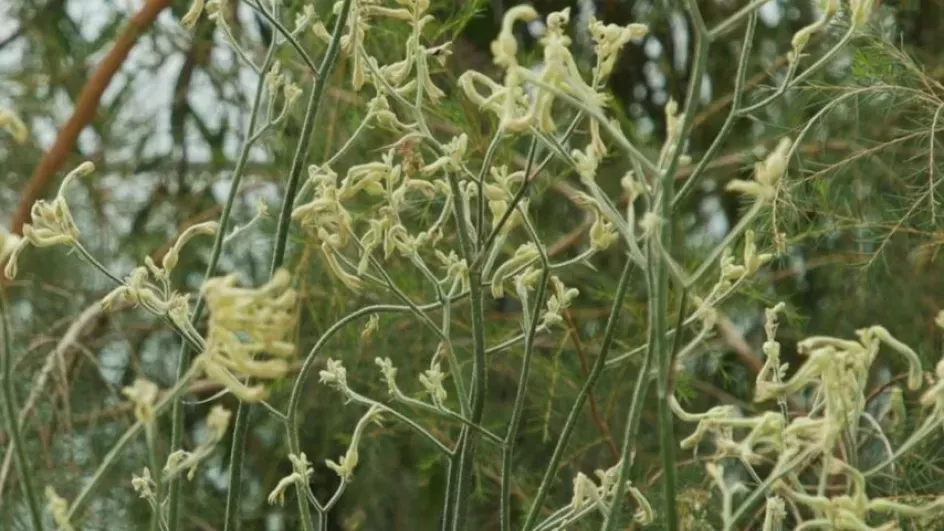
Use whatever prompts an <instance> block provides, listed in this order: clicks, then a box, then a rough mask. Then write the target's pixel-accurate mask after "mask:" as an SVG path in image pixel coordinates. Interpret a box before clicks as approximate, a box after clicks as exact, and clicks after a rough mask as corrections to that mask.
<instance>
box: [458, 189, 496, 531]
mask: <svg viewBox="0 0 944 531" xmlns="http://www.w3.org/2000/svg"><path fill="white" fill-rule="evenodd" d="M449 185H450V186H451V187H452V193H453V196H455V198H456V211H455V217H456V226H457V227H458V233H459V240H460V242H461V245H462V252H463V254H464V255H465V260H466V263H467V264H470V267H469V298H470V300H471V306H472V350H473V358H472V400H471V411H470V412H469V422H471V423H472V424H481V422H482V416H483V414H484V411H485V390H486V386H487V380H486V377H487V372H486V367H485V350H486V346H485V304H484V303H485V300H484V298H485V294H484V291H483V290H482V269H481V268H482V263H481V262H478V263H476V262H477V261H476V260H475V247H474V244H475V242H473V241H472V235H471V234H470V233H469V228H468V227H467V226H466V222H465V220H466V219H468V213H467V212H466V210H465V202H464V201H463V198H462V192H461V191H460V190H459V181H458V179H457V178H456V176H455V175H453V174H450V175H449ZM478 199H479V201H482V200H483V198H482V197H481V196H480V197H479V198H478ZM477 230H478V232H479V233H481V232H483V231H484V230H485V228H484V227H481V226H480V227H477ZM477 443H478V434H477V433H474V432H472V431H471V430H470V429H469V428H468V427H465V426H463V428H462V432H461V434H460V441H459V448H458V455H457V457H458V465H459V472H458V473H457V474H456V481H455V484H454V485H452V487H453V489H454V491H455V497H454V504H455V506H454V509H453V514H454V517H453V522H452V528H453V530H460V529H464V527H465V524H466V517H465V516H466V515H465V511H466V508H467V504H466V501H467V499H468V495H467V493H465V492H464V490H465V488H467V487H468V486H467V485H466V483H467V482H468V481H470V478H469V476H471V474H472V465H473V462H474V460H475V452H476V447H477Z"/></svg>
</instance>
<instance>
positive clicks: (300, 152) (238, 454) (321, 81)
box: [224, 0, 352, 531]
mask: <svg viewBox="0 0 944 531" xmlns="http://www.w3.org/2000/svg"><path fill="white" fill-rule="evenodd" d="M351 4H352V0H344V3H343V4H342V5H341V10H340V12H339V13H338V19H337V21H335V26H334V33H333V34H332V35H331V42H330V44H328V50H327V51H326V52H325V56H324V59H323V60H322V62H321V67H320V68H319V69H318V71H319V72H320V73H321V75H320V76H319V77H318V78H317V79H316V80H315V86H314V88H312V91H311V96H310V98H309V100H308V108H307V109H306V110H305V120H304V122H303V123H302V131H301V133H300V136H299V139H298V146H297V148H296V149H295V155H294V157H293V158H292V168H291V170H290V172H289V178H288V186H287V187H286V190H285V197H284V198H283V200H282V210H281V212H280V213H279V221H278V228H277V229H276V233H275V249H274V250H273V251H272V266H271V268H270V271H269V278H272V277H273V276H274V275H275V272H276V271H277V270H278V269H279V268H280V267H282V263H283V262H284V260H285V248H286V245H287V242H288V229H289V225H290V224H291V220H292V206H293V205H294V204H295V194H296V193H297V192H298V183H299V180H300V178H301V174H302V166H304V165H305V161H306V159H307V157H308V148H309V146H310V145H311V138H312V129H313V127H314V124H315V122H317V120H318V111H319V109H320V108H321V100H322V99H323V97H324V93H325V88H326V87H327V84H328V80H329V79H330V77H331V73H332V71H333V70H334V66H335V64H336V63H337V61H338V56H339V54H340V51H341V34H342V33H343V31H344V27H345V25H346V24H347V17H348V14H349V13H350V11H351ZM251 409H252V408H251V406H250V405H249V404H244V403H242V402H240V404H239V407H238V408H237V409H236V420H235V421H234V423H233V446H232V450H231V452H230V463H229V491H228V492H227V493H226V518H225V527H224V529H225V530H226V531H229V530H233V531H235V530H236V529H237V528H238V525H239V524H238V513H239V501H240V495H241V493H242V472H243V470H242V468H243V460H244V459H245V452H246V438H247V437H248V434H249V413H250V410H251ZM298 500H299V510H300V511H301V517H302V528H303V529H304V530H305V531H311V530H313V529H314V527H313V523H312V519H311V508H310V507H309V506H308V501H307V500H306V499H305V498H304V497H302V496H299V497H298Z"/></svg>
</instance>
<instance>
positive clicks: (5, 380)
mask: <svg viewBox="0 0 944 531" xmlns="http://www.w3.org/2000/svg"><path fill="white" fill-rule="evenodd" d="M9 313H10V311H9V304H8V302H7V297H6V294H5V293H4V290H3V288H2V287H0V328H2V330H0V332H2V333H3V343H2V344H0V348H2V349H3V350H2V351H0V378H2V380H0V387H2V388H3V389H2V392H3V400H0V402H3V404H2V406H0V407H2V409H3V419H4V423H5V424H6V428H7V433H9V434H10V448H9V449H8V451H11V452H13V462H14V464H15V466H16V473H17V475H18V476H19V478H20V485H21V486H22V489H23V497H24V498H25V499H26V507H27V508H28V509H29V516H30V522H31V523H32V525H33V528H34V529H38V530H39V531H42V530H43V529H45V527H44V526H43V513H42V505H40V504H39V498H37V497H36V490H35V488H34V487H33V474H32V471H31V470H30V463H29V458H28V457H27V455H26V447H25V446H23V436H22V433H21V431H20V422H19V420H18V419H17V415H16V410H17V409H18V408H17V405H16V404H17V400H16V391H15V389H14V388H13V338H12V337H11V334H12V330H11V328H10V316H9Z"/></svg>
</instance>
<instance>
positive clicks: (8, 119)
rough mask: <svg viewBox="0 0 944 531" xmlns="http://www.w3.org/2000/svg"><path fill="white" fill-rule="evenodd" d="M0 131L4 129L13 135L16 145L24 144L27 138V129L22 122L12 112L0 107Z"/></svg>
mask: <svg viewBox="0 0 944 531" xmlns="http://www.w3.org/2000/svg"><path fill="white" fill-rule="evenodd" d="M0 129H6V130H7V131H9V132H10V134H11V135H13V140H15V141H16V143H17V144H25V143H26V140H27V139H28V138H29V129H27V128H26V124H25V123H23V120H21V119H20V117H19V116H17V115H16V113H14V112H13V111H10V110H7V109H4V108H2V107H0Z"/></svg>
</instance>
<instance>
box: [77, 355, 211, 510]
mask: <svg viewBox="0 0 944 531" xmlns="http://www.w3.org/2000/svg"><path fill="white" fill-rule="evenodd" d="M194 374H196V371H195V370H194V369H188V370H187V372H185V373H184V375H183V377H181V378H178V380H177V384H176V385H174V387H173V388H172V389H171V390H170V391H169V392H168V393H167V394H166V395H165V396H164V398H162V399H161V400H160V401H159V402H158V403H157V404H156V405H155V406H154V417H155V418H157V417H159V416H160V415H161V413H163V412H164V411H165V410H166V409H167V408H168V407H169V406H170V405H171V404H172V403H175V402H176V401H177V400H178V399H179V398H180V397H181V396H182V395H183V394H184V392H185V391H186V390H187V386H188V385H189V384H190V380H191V379H192V378H193V376H194ZM143 429H144V423H143V422H141V421H137V422H135V423H134V424H132V425H131V427H130V428H128V430H127V431H125V433H124V434H123V435H122V436H121V438H119V439H118V442H116V443H115V445H114V446H112V447H111V449H110V450H108V453H107V454H105V457H104V459H102V463H101V464H100V465H98V469H96V470H95V473H94V474H93V475H92V478H91V479H89V480H88V481H87V482H86V483H85V486H84V487H82V490H81V491H80V492H79V494H78V496H76V497H75V499H74V500H72V505H71V506H70V507H69V519H70V520H72V521H74V520H75V519H76V518H77V517H78V516H79V515H80V514H81V513H82V512H83V511H84V510H85V508H86V506H87V505H88V503H89V496H91V494H92V492H94V491H95V489H96V488H98V486H99V485H100V484H101V482H102V480H103V479H104V478H105V474H107V473H108V471H109V470H111V467H112V466H113V465H114V464H115V463H116V462H117V461H118V456H120V455H121V454H122V452H124V449H125V447H126V446H128V444H129V443H130V442H131V441H132V440H134V438H135V437H136V436H137V435H138V433H140V432H141V430H143Z"/></svg>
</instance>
